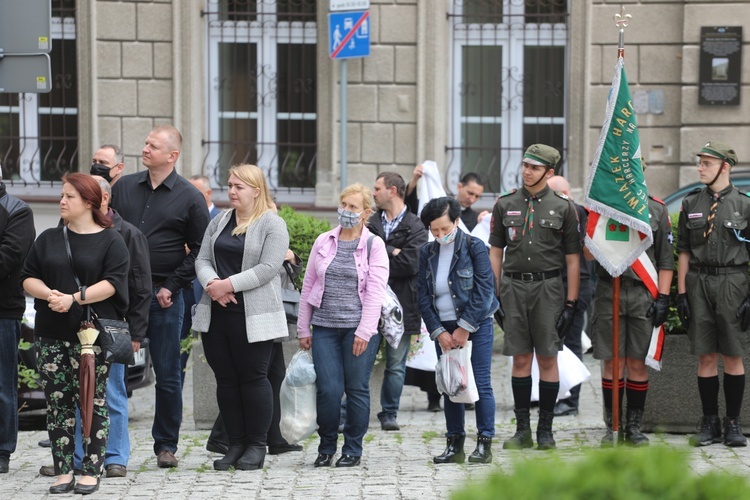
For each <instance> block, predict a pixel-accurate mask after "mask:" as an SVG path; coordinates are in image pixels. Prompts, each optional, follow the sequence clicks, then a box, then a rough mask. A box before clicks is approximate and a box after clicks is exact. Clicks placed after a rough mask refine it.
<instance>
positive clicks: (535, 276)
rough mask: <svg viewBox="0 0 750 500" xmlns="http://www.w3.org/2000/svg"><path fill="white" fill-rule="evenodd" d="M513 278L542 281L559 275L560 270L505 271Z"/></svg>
mask: <svg viewBox="0 0 750 500" xmlns="http://www.w3.org/2000/svg"><path fill="white" fill-rule="evenodd" d="M505 274H507V275H508V276H510V277H511V278H512V279H514V280H521V281H542V280H548V279H550V278H557V277H558V276H560V271H559V270H558V271H547V272H546V273H505Z"/></svg>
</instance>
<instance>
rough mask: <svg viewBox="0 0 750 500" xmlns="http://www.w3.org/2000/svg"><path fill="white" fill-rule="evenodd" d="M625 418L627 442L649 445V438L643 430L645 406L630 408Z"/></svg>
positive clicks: (632, 444)
mask: <svg viewBox="0 0 750 500" xmlns="http://www.w3.org/2000/svg"><path fill="white" fill-rule="evenodd" d="M625 420H626V423H625V442H626V443H627V444H629V445H630V446H648V444H649V442H648V438H647V437H646V436H644V435H643V433H642V432H641V422H642V421H643V408H628V410H627V413H626V414H625Z"/></svg>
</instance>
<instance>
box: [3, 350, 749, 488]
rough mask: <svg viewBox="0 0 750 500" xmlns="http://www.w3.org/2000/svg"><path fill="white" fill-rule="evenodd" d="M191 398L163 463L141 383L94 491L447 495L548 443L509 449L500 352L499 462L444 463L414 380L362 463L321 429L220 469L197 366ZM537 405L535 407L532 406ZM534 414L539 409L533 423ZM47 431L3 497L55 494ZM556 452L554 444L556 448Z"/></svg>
mask: <svg viewBox="0 0 750 500" xmlns="http://www.w3.org/2000/svg"><path fill="white" fill-rule="evenodd" d="M585 362H586V364H587V365H588V366H589V369H590V370H591V372H592V377H591V380H590V381H588V382H587V383H586V384H585V386H584V388H583V390H582V393H581V411H580V413H579V415H578V416H576V417H562V418H557V419H555V423H554V430H555V438H556V440H557V444H558V451H557V452H556V453H557V454H559V455H560V456H562V457H564V458H571V459H575V458H576V457H579V456H581V455H582V454H583V453H584V452H585V451H586V450H588V449H591V448H596V447H598V443H599V439H600V437H601V435H602V433H603V432H604V424H603V423H602V420H601V414H602V409H601V391H600V389H599V388H600V377H599V371H598V368H597V364H596V362H595V361H594V360H592V359H591V357H590V355H587V356H585ZM185 380H186V382H187V386H186V388H185V392H184V399H185V406H184V416H183V426H182V431H181V434H180V436H181V439H180V443H179V451H178V453H177V456H178V458H179V459H180V465H179V467H178V468H176V469H159V468H157V467H156V459H155V457H154V455H153V451H152V444H153V441H152V439H151V432H150V429H151V422H152V418H153V411H154V404H153V397H154V396H153V394H154V390H153V387H149V388H145V389H141V390H138V391H136V392H135V394H134V396H133V397H132V398H131V399H130V435H131V443H132V455H131V458H130V464H129V467H128V477H126V478H118V479H107V478H102V483H101V487H100V490H99V492H97V493H95V494H94V495H92V497H91V498H92V499H93V498H99V497H100V498H105V497H106V498H128V499H132V498H153V499H166V498H180V499H203V498H205V499H217V498H263V499H265V498H299V499H306V500H310V499H315V498H375V497H379V498H403V499H411V498H414V499H427V498H446V497H448V496H449V494H450V491H451V490H453V489H456V488H458V487H460V486H461V485H462V484H465V483H466V482H468V481H471V480H472V479H475V478H481V477H483V476H485V475H486V474H488V473H489V472H491V471H493V470H496V469H501V470H503V471H510V470H512V467H513V462H514V461H517V460H533V459H542V460H543V459H544V458H545V457H547V456H549V453H550V452H540V451H536V450H526V451H513V452H508V451H503V450H502V446H501V444H500V443H501V442H502V440H504V439H507V438H508V437H509V436H510V435H512V434H513V431H514V429H515V427H514V424H512V423H511V418H512V416H513V412H512V398H511V391H510V364H509V361H508V359H507V358H505V357H503V356H501V355H499V354H496V355H495V357H494V360H493V386H494V389H495V398H496V401H497V410H496V419H497V420H496V429H497V432H496V437H495V443H494V449H493V451H494V462H493V463H492V464H491V465H476V464H471V465H470V464H465V465H441V466H436V465H434V464H433V463H432V456H433V455H436V454H439V453H440V452H442V450H443V448H444V445H445V441H444V438H443V432H444V429H445V421H444V418H443V414H442V413H429V412H427V411H426V407H427V398H426V397H425V395H424V394H423V393H421V392H420V391H419V390H418V389H416V388H414V387H406V388H405V389H404V395H403V397H402V399H401V409H400V412H399V417H398V421H399V423H400V425H401V430H400V431H398V432H384V431H381V430H380V426H379V425H378V424H377V423H371V425H370V430H369V432H368V433H367V435H366V436H365V445H364V454H363V457H362V465H361V466H360V467H355V468H351V469H336V468H326V469H316V468H314V467H313V466H312V463H313V461H314V460H315V457H316V455H317V452H316V449H317V435H314V436H313V437H311V438H310V439H308V440H307V441H306V442H305V443H303V444H304V447H305V449H304V451H302V452H298V453H286V454H283V455H277V456H270V455H269V456H267V457H266V462H265V468H264V469H263V470H262V471H235V472H217V471H214V470H213V466H212V464H213V460H215V459H216V458H219V457H218V456H217V455H214V454H211V453H209V452H207V451H206V450H205V448H204V445H205V442H206V438H207V437H208V431H205V430H196V429H195V426H194V424H193V418H192V417H193V416H192V411H193V401H192V386H191V381H192V376H190V374H188V376H187V377H185ZM534 414H535V412H534V411H532V415H534ZM535 420H536V418H535V417H534V416H533V417H532V425H533V428H535V427H536V424H535V422H534V421H535ZM467 432H468V437H467V442H466V448H467V453H469V452H471V450H472V449H473V447H474V444H475V432H476V427H475V423H474V419H473V415H472V414H471V412H469V413H467ZM45 437H46V432H45V431H22V432H21V434H20V436H19V443H18V449H17V451H16V453H15V454H14V455H13V456H12V457H11V470H10V473H9V474H3V475H2V476H0V488H2V496H3V497H4V498H34V499H36V498H42V497H46V495H47V488H48V487H49V485H50V484H52V480H51V478H46V477H42V476H40V475H39V467H40V466H41V465H46V464H51V457H50V452H49V449H45V448H40V447H39V446H37V441H39V440H40V439H43V438H45ZM650 437H651V442H652V443H662V444H665V445H668V446H673V447H680V448H685V449H686V450H688V453H690V454H691V457H692V460H691V464H692V467H693V469H694V470H695V471H696V472H698V473H702V472H706V471H708V470H716V469H726V470H731V471H733V472H739V473H743V474H746V475H750V470H748V466H750V449H749V448H739V449H737V448H735V449H730V448H726V447H724V446H723V445H720V444H717V445H713V446H711V447H709V448H703V449H688V448H687V446H686V441H687V438H686V436H682V435H651V436H650ZM552 453H555V452H552Z"/></svg>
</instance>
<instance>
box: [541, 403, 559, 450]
mask: <svg viewBox="0 0 750 500" xmlns="http://www.w3.org/2000/svg"><path fill="white" fill-rule="evenodd" d="M554 418H555V414H554V413H552V412H551V411H544V410H539V423H538V424H537V426H536V447H537V449H539V450H554V449H555V448H556V447H557V446H556V444H555V438H554V437H552V420H553V419H554Z"/></svg>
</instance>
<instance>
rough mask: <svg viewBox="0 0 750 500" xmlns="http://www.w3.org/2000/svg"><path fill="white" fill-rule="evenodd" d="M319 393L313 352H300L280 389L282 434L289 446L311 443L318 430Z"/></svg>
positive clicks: (294, 358)
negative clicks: (316, 385)
mask: <svg viewBox="0 0 750 500" xmlns="http://www.w3.org/2000/svg"><path fill="white" fill-rule="evenodd" d="M316 390H317V389H316V387H315V367H314V366H313V362H312V355H311V354H310V351H299V352H298V353H297V354H295V355H294V357H292V360H291V361H290V362H289V367H288V368H287V372H286V377H284V381H283V382H281V388H280V389H279V404H280V406H281V421H280V422H279V430H280V431H281V435H282V437H283V438H284V439H286V441H287V442H288V443H289V444H295V443H298V442H300V441H302V440H303V439H307V438H308V437H310V436H311V435H312V434H313V433H314V432H315V430H316V429H317V428H318V424H317V418H318V413H317V408H316V401H315V399H316Z"/></svg>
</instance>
